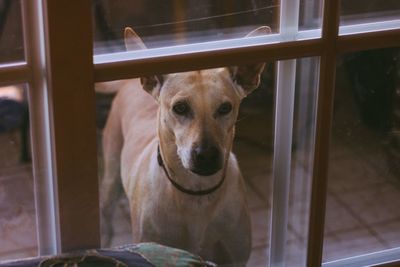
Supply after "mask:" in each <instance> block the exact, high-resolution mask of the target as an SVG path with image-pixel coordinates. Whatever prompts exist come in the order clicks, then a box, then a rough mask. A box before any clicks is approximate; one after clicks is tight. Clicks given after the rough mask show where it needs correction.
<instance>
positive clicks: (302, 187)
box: [286, 58, 319, 267]
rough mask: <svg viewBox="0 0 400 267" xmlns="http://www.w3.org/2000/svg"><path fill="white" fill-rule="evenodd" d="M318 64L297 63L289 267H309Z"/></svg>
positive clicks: (309, 60) (307, 60)
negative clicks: (309, 230) (307, 266)
mask: <svg viewBox="0 0 400 267" xmlns="http://www.w3.org/2000/svg"><path fill="white" fill-rule="evenodd" d="M318 74H319V60H318V58H303V59H299V60H297V68H296V86H295V102H294V122H293V145H292V168H291V177H290V191H289V214H288V229H287V231H288V235H287V237H288V240H287V252H286V255H287V256H286V257H287V266H293V267H297V266H306V257H307V245H308V224H309V211H310V209H309V208H310V196H311V180H312V169H313V155H314V154H313V151H314V133H315V118H316V103H317V89H318V77H319V76H318Z"/></svg>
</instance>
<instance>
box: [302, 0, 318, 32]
mask: <svg viewBox="0 0 400 267" xmlns="http://www.w3.org/2000/svg"><path fill="white" fill-rule="evenodd" d="M322 7H323V1H320V0H300V14H299V15H300V16H299V29H300V30H312V29H320V28H321V25H322Z"/></svg>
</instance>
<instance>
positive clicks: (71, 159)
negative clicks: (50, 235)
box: [43, 0, 100, 252]
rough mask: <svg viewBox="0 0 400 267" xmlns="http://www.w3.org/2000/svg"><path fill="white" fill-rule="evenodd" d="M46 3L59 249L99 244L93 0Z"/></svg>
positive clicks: (66, 249)
mask: <svg viewBox="0 0 400 267" xmlns="http://www.w3.org/2000/svg"><path fill="white" fill-rule="evenodd" d="M43 4H44V9H45V13H44V18H45V19H44V22H45V24H46V25H45V40H46V51H47V59H46V63H47V75H48V76H47V81H48V91H49V100H50V115H51V116H50V125H51V130H52V132H51V134H52V135H51V139H52V140H51V141H52V152H53V157H52V161H53V162H52V163H53V175H54V177H55V179H56V184H55V186H56V193H57V200H58V220H59V238H60V249H61V251H62V252H64V251H71V250H76V249H84V248H96V247H99V246H100V218H99V196H98V176H97V153H96V152H97V151H96V127H95V92H94V80H93V39H92V16H91V15H92V14H91V9H92V6H91V4H92V1H91V0H80V1H71V0H43ZM71 16H72V17H71Z"/></svg>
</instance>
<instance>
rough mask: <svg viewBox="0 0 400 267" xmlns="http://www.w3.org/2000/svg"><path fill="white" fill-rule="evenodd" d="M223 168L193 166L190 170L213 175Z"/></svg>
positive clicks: (203, 174)
mask: <svg viewBox="0 0 400 267" xmlns="http://www.w3.org/2000/svg"><path fill="white" fill-rule="evenodd" d="M219 170H221V166H213V165H208V166H193V167H192V168H191V169H190V171H191V172H193V173H194V174H197V175H200V176H211V175H213V174H216V173H217V172H218V171H219Z"/></svg>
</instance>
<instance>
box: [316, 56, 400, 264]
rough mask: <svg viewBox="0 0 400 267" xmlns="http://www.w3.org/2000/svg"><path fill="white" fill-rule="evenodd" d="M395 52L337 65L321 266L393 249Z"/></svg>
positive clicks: (398, 215) (398, 192) (398, 194)
mask: <svg viewBox="0 0 400 267" xmlns="http://www.w3.org/2000/svg"><path fill="white" fill-rule="evenodd" d="M399 56H400V50H399V49H379V50H371V51H363V52H357V53H353V54H346V55H344V56H343V57H342V58H341V60H340V62H341V64H340V65H338V67H337V80H336V93H335V110H334V117H333V129H332V142H331V149H330V161H329V182H328V195H327V209H326V220H325V221H326V225H325V242H324V252H323V259H324V261H325V262H327V261H332V260H338V259H343V258H346V257H351V256H357V255H362V254H366V253H371V252H377V251H382V250H386V249H390V248H396V247H400V209H399V205H398V203H399V199H400V171H399V170H400V168H399V166H400V139H399V138H400V135H399V129H400V128H399V127H400V117H399V114H400V112H399V108H400V68H399V67H400V61H399Z"/></svg>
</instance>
